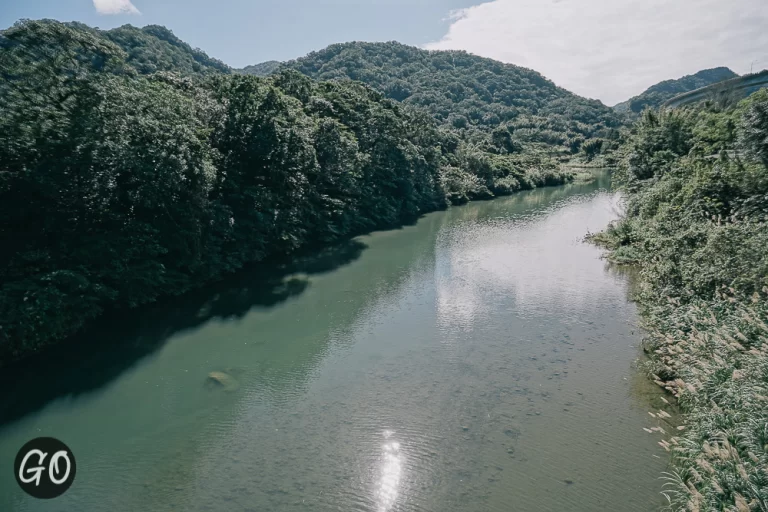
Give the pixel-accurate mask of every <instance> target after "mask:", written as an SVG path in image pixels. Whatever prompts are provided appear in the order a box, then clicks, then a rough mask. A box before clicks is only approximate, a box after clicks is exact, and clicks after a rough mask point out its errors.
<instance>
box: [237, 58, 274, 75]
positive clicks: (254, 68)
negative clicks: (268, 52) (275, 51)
mask: <svg viewBox="0 0 768 512" xmlns="http://www.w3.org/2000/svg"><path fill="white" fill-rule="evenodd" d="M280 64H281V63H280V62H279V61H276V60H268V61H266V62H261V63H259V64H253V65H251V66H245V67H244V68H242V69H237V70H235V71H236V72H237V73H241V74H243V75H256V76H269V75H271V74H272V72H274V71H275V70H276V69H277V68H278V67H280Z"/></svg>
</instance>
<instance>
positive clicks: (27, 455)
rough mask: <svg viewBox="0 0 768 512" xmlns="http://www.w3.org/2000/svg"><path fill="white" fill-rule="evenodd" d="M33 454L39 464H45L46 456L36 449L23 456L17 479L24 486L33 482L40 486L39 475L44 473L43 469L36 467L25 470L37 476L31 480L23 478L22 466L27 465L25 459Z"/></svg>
mask: <svg viewBox="0 0 768 512" xmlns="http://www.w3.org/2000/svg"><path fill="white" fill-rule="evenodd" d="M35 454H36V455H37V456H38V458H39V459H40V462H39V464H42V463H43V462H45V457H46V456H47V455H48V454H47V453H43V452H41V451H40V450H38V449H37V448H35V449H34V450H30V451H29V452H27V454H26V455H25V456H24V459H22V461H21V466H20V467H19V479H20V480H21V481H22V482H24V483H25V484H28V483H30V482H35V486H38V485H40V475H41V474H42V472H43V471H45V467H43V466H38V467H36V468H30V469H29V470H27V471H28V472H29V473H37V474H36V475H35V476H33V477H32V478H24V466H26V465H27V459H29V457H30V455H35ZM67 473H69V469H67Z"/></svg>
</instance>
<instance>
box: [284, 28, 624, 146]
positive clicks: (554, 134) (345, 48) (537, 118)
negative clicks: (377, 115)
mask: <svg viewBox="0 0 768 512" xmlns="http://www.w3.org/2000/svg"><path fill="white" fill-rule="evenodd" d="M286 66H288V67H291V68H293V69H297V70H299V71H301V72H302V73H304V74H306V75H307V76H310V77H313V78H317V79H321V80H336V79H344V78H348V79H352V80H357V81H361V82H363V83H366V84H368V85H370V86H371V87H373V88H375V89H377V90H379V91H381V92H383V93H384V94H385V95H387V97H389V98H392V99H394V100H397V101H401V102H403V103H405V104H406V105H411V106H417V107H420V108H423V109H425V110H427V111H428V112H429V113H430V114H431V115H432V116H433V117H434V118H435V119H437V120H438V122H440V123H442V124H444V125H445V126H447V127H451V128H454V129H458V130H460V136H461V138H462V139H464V140H466V141H470V142H479V141H481V140H486V139H487V138H488V135H489V134H491V133H492V132H493V133H494V134H497V136H498V135H499V134H502V132H498V133H497V132H496V131H495V130H497V129H498V128H502V129H504V128H506V129H508V130H509V131H510V133H514V134H516V136H519V137H518V141H519V142H530V143H542V144H546V145H555V146H565V144H566V141H567V140H568V139H569V138H570V137H572V136H575V135H580V136H582V137H585V138H589V137H608V136H610V134H611V133H613V132H615V130H616V129H617V128H618V127H619V126H620V125H621V119H620V118H619V116H617V115H616V114H615V113H614V112H613V111H612V109H610V108H608V107H606V106H604V105H603V104H602V103H600V102H599V101H595V100H588V99H586V98H581V97H579V96H576V95H575V94H572V93H570V92H568V91H566V90H565V89H562V88H560V87H557V86H556V85H555V84H553V83H552V82H551V81H549V80H547V79H546V78H544V77H543V76H541V75H540V74H539V73H536V72H535V71H532V70H530V69H525V68H521V67H518V66H514V65H511V64H503V63H501V62H498V61H494V60H491V59H486V58H482V57H477V56H475V55H470V54H468V53H466V52H461V51H427V50H421V49H419V48H415V47H412V46H406V45H402V44H399V43H395V42H389V43H361V42H354V43H344V44H334V45H331V46H329V47H328V48H326V49H324V50H321V51H319V52H313V53H310V54H309V55H307V56H306V57H303V58H301V59H298V60H295V61H291V62H288V63H286ZM504 137H506V136H504ZM498 142H501V141H499V140H498V139H494V141H493V145H494V146H497V147H499V144H498ZM504 144H506V143H502V145H504ZM563 149H565V147H564V148H563ZM514 150H516V151H517V150H519V146H515V147H514ZM507 151H508V152H513V151H509V150H507Z"/></svg>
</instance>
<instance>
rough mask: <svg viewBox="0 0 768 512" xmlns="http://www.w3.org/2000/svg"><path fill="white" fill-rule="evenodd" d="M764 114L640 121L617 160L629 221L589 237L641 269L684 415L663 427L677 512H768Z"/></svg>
mask: <svg viewBox="0 0 768 512" xmlns="http://www.w3.org/2000/svg"><path fill="white" fill-rule="evenodd" d="M766 112H768V94H765V93H760V94H754V95H752V96H751V97H750V98H748V99H747V100H744V101H743V102H742V103H741V104H739V105H738V106H736V107H732V108H726V109H723V107H722V106H718V105H712V104H710V105H705V106H704V107H703V108H700V109H698V110H686V111H671V112H670V111H662V112H660V113H658V114H657V113H654V112H652V111H646V112H644V114H643V117H642V118H641V119H640V120H639V121H638V122H637V123H636V125H635V127H634V128H633V129H632V131H631V133H630V134H629V135H628V139H627V141H626V143H625V146H624V148H623V149H622V152H621V153H622V155H623V158H622V162H621V169H620V171H619V176H620V177H621V183H622V185H623V187H624V189H625V191H626V192H627V194H628V195H627V204H626V214H625V216H624V218H622V219H621V220H620V221H619V222H618V223H616V224H615V225H613V226H611V227H610V228H609V229H608V230H606V231H605V232H603V233H600V234H598V235H596V236H594V237H593V240H594V241H595V242H597V243H600V244H602V245H604V246H605V247H607V248H608V249H609V250H610V254H609V258H610V259H611V260H613V261H616V262H619V263H639V264H640V265H641V266H642V271H641V279H640V281H641V282H640V285H639V289H638V292H637V300H638V302H639V304H640V306H641V311H642V313H643V318H644V323H645V327H646V330H647V336H646V340H645V342H644V345H645V348H646V351H647V352H648V353H649V355H650V356H651V362H650V363H649V364H648V365H647V367H648V370H649V373H650V374H651V375H652V377H653V379H654V380H655V381H656V382H657V384H659V385H660V386H662V387H663V388H665V389H666V390H667V391H669V392H670V394H671V395H672V396H673V397H674V398H675V399H676V401H677V405H678V406H679V408H680V410H681V412H682V413H683V414H682V421H683V425H681V430H677V429H675V430H672V429H673V428H675V425H674V424H673V425H671V426H670V425H667V424H660V427H661V428H664V429H666V430H667V431H668V432H667V434H668V436H669V439H668V440H663V441H662V442H661V443H660V444H662V446H664V447H665V448H667V449H668V450H670V451H671V452H672V453H673V465H674V467H673V471H672V472H671V473H670V474H669V476H668V479H667V480H668V482H667V484H666V485H665V491H664V492H665V494H666V495H667V497H668V498H669V500H670V509H671V510H674V511H710V510H711V511H715V510H718V511H719V510H745V511H746V510H768V492H766V491H767V490H768V430H766V425H768V308H767V307H766V304H768V258H766V254H768V162H766V159H765V150H766V145H765V141H766V140H768V139H767V137H768V123H766V118H767V117H766ZM658 418H659V421H660V422H661V423H666V422H667V420H666V418H667V416H665V415H663V414H660V415H658ZM673 432H674V433H673Z"/></svg>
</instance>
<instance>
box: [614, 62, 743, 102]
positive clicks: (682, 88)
mask: <svg viewBox="0 0 768 512" xmlns="http://www.w3.org/2000/svg"><path fill="white" fill-rule="evenodd" d="M737 76H739V75H737V74H736V73H734V72H733V71H731V70H730V69H728V68H724V67H720V68H712V69H705V70H703V71H699V72H698V73H695V74H693V75H686V76H684V77H682V78H678V79H677V80H664V81H663V82H659V83H658V84H656V85H653V86H651V87H649V88H648V89H646V90H645V91H644V92H643V93H642V94H639V95H638V96H634V97H633V98H630V99H629V100H627V101H625V102H623V103H619V104H618V105H616V106H615V107H614V109H616V110H617V111H619V112H626V111H629V112H631V113H634V114H639V113H640V112H642V111H643V110H645V109H646V108H658V107H660V106H661V105H662V103H664V102H665V101H667V100H668V99H670V98H673V97H675V96H677V95H679V94H683V93H685V92H689V91H693V90H694V89H699V88H701V87H706V86H707V85H711V84H714V83H717V82H722V81H723V80H728V79H729V78H736V77H737Z"/></svg>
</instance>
